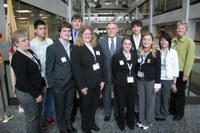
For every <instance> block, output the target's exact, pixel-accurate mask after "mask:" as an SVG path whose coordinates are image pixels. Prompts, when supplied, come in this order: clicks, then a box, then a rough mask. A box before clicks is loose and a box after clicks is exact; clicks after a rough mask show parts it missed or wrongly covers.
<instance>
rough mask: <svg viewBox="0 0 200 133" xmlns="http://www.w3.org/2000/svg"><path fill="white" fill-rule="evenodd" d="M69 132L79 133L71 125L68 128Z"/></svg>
mask: <svg viewBox="0 0 200 133" xmlns="http://www.w3.org/2000/svg"><path fill="white" fill-rule="evenodd" d="M67 132H68V133H77V130H76V129H75V128H74V127H70V128H68V129H67Z"/></svg>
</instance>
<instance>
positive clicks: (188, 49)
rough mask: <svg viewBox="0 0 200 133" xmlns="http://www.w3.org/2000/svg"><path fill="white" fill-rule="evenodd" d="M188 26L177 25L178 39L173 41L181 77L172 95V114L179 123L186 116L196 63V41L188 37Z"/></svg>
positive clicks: (182, 23)
mask: <svg viewBox="0 0 200 133" xmlns="http://www.w3.org/2000/svg"><path fill="white" fill-rule="evenodd" d="M187 30H188V24H187V23H186V22H184V21H179V22H178V23H177V28H176V32H177V37H174V38H173V39H172V43H173V47H174V48H175V49H176V51H177V53H178V60H179V77H178V78H177V82H174V84H176V87H177V93H173V94H172V101H171V104H170V112H171V113H172V114H173V115H174V117H173V120H175V121H179V120H181V119H182V118H183V116H184V108H185V89H186V84H187V81H188V79H189V75H190V72H191V70H192V66H193V63H194V56H195V44H194V41H193V40H192V39H191V38H189V37H188V36H187V35H186V32H187Z"/></svg>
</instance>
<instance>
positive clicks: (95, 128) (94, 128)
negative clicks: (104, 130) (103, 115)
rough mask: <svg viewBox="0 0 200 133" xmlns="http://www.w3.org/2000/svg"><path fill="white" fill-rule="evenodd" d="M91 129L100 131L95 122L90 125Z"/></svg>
mask: <svg viewBox="0 0 200 133" xmlns="http://www.w3.org/2000/svg"><path fill="white" fill-rule="evenodd" d="M92 130H94V131H96V132H98V131H100V128H99V127H98V126H97V124H96V123H95V124H94V125H93V127H92Z"/></svg>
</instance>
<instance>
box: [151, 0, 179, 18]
mask: <svg viewBox="0 0 200 133" xmlns="http://www.w3.org/2000/svg"><path fill="white" fill-rule="evenodd" d="M181 7H182V0H154V15H157V14H161V13H165V12H167V11H171V10H174V9H177V8H181Z"/></svg>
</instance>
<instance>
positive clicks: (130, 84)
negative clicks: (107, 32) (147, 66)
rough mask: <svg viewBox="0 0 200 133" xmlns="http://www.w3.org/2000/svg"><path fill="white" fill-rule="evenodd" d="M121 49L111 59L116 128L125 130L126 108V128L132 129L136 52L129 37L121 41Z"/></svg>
mask: <svg viewBox="0 0 200 133" xmlns="http://www.w3.org/2000/svg"><path fill="white" fill-rule="evenodd" d="M122 47H123V49H122V50H121V51H120V52H118V53H116V54H115V55H114V56H113V59H112V71H113V77H114V85H115V89H116V96H117V103H118V117H119V120H118V127H119V128H120V130H124V129H125V118H124V109H125V106H127V123H126V124H127V126H128V127H129V128H130V129H131V130H133V129H134V125H135V124H134V117H135V116H134V110H135V106H134V105H135V97H136V75H135V67H136V64H137V54H136V51H132V50H131V48H132V43H131V41H130V38H129V37H125V38H124V39H123V41H122Z"/></svg>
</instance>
